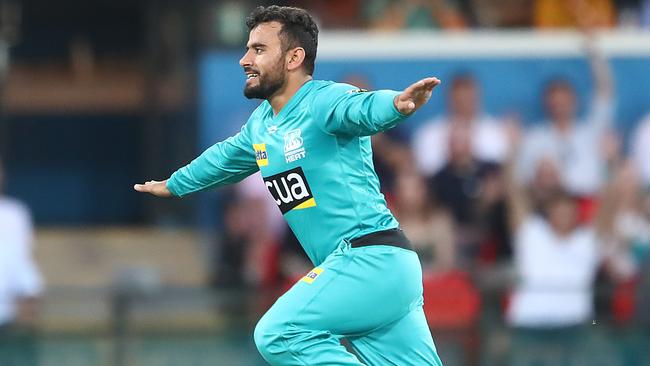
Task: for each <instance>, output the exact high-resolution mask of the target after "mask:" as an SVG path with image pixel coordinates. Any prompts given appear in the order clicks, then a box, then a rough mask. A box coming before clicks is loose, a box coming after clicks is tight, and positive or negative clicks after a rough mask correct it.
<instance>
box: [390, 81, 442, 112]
mask: <svg viewBox="0 0 650 366" xmlns="http://www.w3.org/2000/svg"><path fill="white" fill-rule="evenodd" d="M438 84H440V80H439V79H438V78H435V77H431V78H425V79H422V80H420V81H418V82H416V83H414V84H411V85H410V86H409V87H408V88H406V89H404V91H403V92H402V93H400V94H398V95H397V96H396V97H395V99H394V100H393V103H395V108H397V110H398V111H399V112H400V113H402V114H406V115H409V114H412V113H413V112H415V111H416V110H418V109H419V108H420V107H422V106H423V105H424V104H425V103H426V102H428V101H429V99H431V93H432V92H433V88H435V87H436V86H437V85H438Z"/></svg>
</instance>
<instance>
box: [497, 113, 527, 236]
mask: <svg viewBox="0 0 650 366" xmlns="http://www.w3.org/2000/svg"><path fill="white" fill-rule="evenodd" d="M506 130H507V132H508V135H509V138H510V151H509V154H508V157H507V159H506V160H505V162H504V165H503V177H504V180H505V189H506V202H507V205H508V221H509V225H510V231H511V232H512V233H515V232H516V231H517V230H518V229H519V227H520V226H521V224H522V223H523V222H524V220H525V219H526V217H527V216H528V215H529V214H530V202H529V199H528V195H527V193H526V189H525V187H524V186H523V185H522V184H520V183H519V181H518V180H517V176H516V173H515V169H516V161H517V155H518V153H519V150H520V149H519V146H520V144H521V131H520V127H519V124H518V123H514V122H511V123H509V124H508V125H507V127H506Z"/></svg>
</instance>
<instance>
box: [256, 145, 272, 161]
mask: <svg viewBox="0 0 650 366" xmlns="http://www.w3.org/2000/svg"><path fill="white" fill-rule="evenodd" d="M253 149H255V160H256V161H257V166H259V167H263V166H267V165H269V155H268V153H267V152H266V144H253Z"/></svg>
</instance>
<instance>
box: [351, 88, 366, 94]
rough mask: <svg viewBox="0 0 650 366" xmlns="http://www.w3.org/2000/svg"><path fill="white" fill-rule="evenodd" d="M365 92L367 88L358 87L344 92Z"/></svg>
mask: <svg viewBox="0 0 650 366" xmlns="http://www.w3.org/2000/svg"><path fill="white" fill-rule="evenodd" d="M367 92H368V89H363V88H359V89H352V90H348V91H347V92H346V93H348V94H354V93H367Z"/></svg>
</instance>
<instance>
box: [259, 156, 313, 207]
mask: <svg viewBox="0 0 650 366" xmlns="http://www.w3.org/2000/svg"><path fill="white" fill-rule="evenodd" d="M264 183H265V184H266V188H268V189H269V192H271V196H273V199H274V200H275V203H277V204H278V207H279V208H280V211H281V212H282V214H283V215H284V214H285V213H287V212H289V211H291V210H301V209H304V208H308V207H314V206H316V200H314V196H313V195H312V193H311V190H310V189H309V184H308V183H307V179H306V178H305V173H304V172H303V171H302V168H301V167H297V168H294V169H291V170H287V171H285V172H282V173H280V174H276V175H272V176H270V177H265V178H264Z"/></svg>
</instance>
